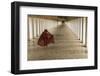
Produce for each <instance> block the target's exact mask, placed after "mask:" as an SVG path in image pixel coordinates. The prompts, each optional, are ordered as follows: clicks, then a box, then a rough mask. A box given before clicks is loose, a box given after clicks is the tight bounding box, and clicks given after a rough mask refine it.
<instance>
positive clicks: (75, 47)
mask: <svg viewBox="0 0 100 76" xmlns="http://www.w3.org/2000/svg"><path fill="white" fill-rule="evenodd" d="M48 30H49V29H48ZM49 32H50V33H51V34H53V35H54V41H55V43H53V44H49V45H48V46H46V47H41V46H39V45H37V41H38V39H39V36H37V37H34V38H32V40H28V54H27V56H28V57H27V58H28V60H55V59H83V58H87V57H88V51H87V47H86V46H84V44H83V42H82V41H81V39H79V38H78V36H77V35H76V34H75V33H74V32H73V31H72V30H71V28H70V27H69V25H67V24H66V23H64V24H62V23H61V24H57V25H56V27H54V28H52V30H49ZM80 35H81V34H80Z"/></svg>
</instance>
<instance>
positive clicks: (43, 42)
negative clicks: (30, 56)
mask: <svg viewBox="0 0 100 76" xmlns="http://www.w3.org/2000/svg"><path fill="white" fill-rule="evenodd" d="M50 43H54V36H53V35H52V34H50V33H49V32H48V31H44V32H43V33H42V34H41V36H40V38H39V40H38V45H40V46H47V45H48V44H50Z"/></svg>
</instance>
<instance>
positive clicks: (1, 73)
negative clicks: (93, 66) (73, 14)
mask: <svg viewBox="0 0 100 76" xmlns="http://www.w3.org/2000/svg"><path fill="white" fill-rule="evenodd" d="M12 1H14V0H1V1H0V20H1V21H0V76H14V75H13V74H11V73H10V58H11V54H10V52H11V48H10V47H11V39H10V38H11V37H10V36H11V32H10V30H11V22H10V21H11V15H10V13H11V12H10V11H11V10H10V9H11V6H10V3H11V2H12ZM16 1H17V0H16ZM21 1H30V2H31V1H33V2H44V3H59V4H74V5H91V6H98V7H99V8H98V9H99V15H98V20H100V0H21ZM98 23H99V24H98V25H100V22H98ZM98 29H100V26H98ZM98 31H99V33H100V30H98ZM98 35H99V36H98V39H99V40H98V42H100V34H98ZM99 46H100V44H99ZM98 50H100V47H99V48H98ZM98 54H99V58H100V51H98ZM98 60H99V67H100V59H98ZM75 75H77V76H99V75H100V68H99V70H85V71H71V72H66V71H65V72H54V73H40V74H34V76H75ZM19 76H33V74H26V75H25V74H24V75H19Z"/></svg>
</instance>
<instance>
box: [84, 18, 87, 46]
mask: <svg viewBox="0 0 100 76" xmlns="http://www.w3.org/2000/svg"><path fill="white" fill-rule="evenodd" d="M83 22H84V23H83V45H84V46H86V44H87V19H86V18H85V17H84V18H83Z"/></svg>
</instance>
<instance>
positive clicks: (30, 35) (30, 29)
mask: <svg viewBox="0 0 100 76" xmlns="http://www.w3.org/2000/svg"><path fill="white" fill-rule="evenodd" d="M32 34H33V33H32V18H30V17H29V40H32V38H33V35H32Z"/></svg>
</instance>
